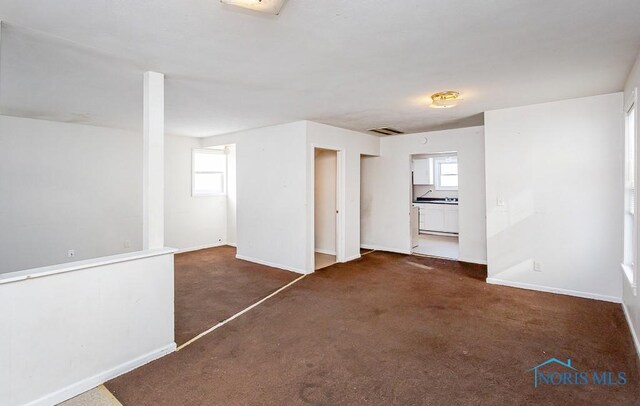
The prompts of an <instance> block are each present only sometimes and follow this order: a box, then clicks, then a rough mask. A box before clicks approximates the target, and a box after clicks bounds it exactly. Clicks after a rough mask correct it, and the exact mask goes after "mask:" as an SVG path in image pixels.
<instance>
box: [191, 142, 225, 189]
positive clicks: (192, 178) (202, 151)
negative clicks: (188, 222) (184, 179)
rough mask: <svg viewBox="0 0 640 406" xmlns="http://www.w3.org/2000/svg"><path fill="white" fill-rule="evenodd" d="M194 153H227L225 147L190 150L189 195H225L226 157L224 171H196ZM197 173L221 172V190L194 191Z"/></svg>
mask: <svg viewBox="0 0 640 406" xmlns="http://www.w3.org/2000/svg"><path fill="white" fill-rule="evenodd" d="M196 154H212V155H227V151H226V148H225V149H224V150H221V149H209V148H193V149H192V150H191V196H193V197H206V196H226V195H227V169H228V168H227V166H228V162H227V157H226V156H225V169H224V172H220V171H196V167H195V163H196ZM197 174H222V192H220V193H202V192H196V175H197Z"/></svg>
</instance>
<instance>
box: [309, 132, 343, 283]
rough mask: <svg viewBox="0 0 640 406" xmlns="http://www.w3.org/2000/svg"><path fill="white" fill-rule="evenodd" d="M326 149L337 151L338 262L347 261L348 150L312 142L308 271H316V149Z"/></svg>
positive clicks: (310, 147) (310, 145) (310, 148)
mask: <svg viewBox="0 0 640 406" xmlns="http://www.w3.org/2000/svg"><path fill="white" fill-rule="evenodd" d="M316 148H319V149H326V150H329V151H335V152H336V159H337V165H336V210H337V213H336V262H346V258H345V252H346V239H345V235H346V221H345V210H346V200H345V195H346V190H345V187H346V159H345V155H346V151H345V150H344V149H341V148H338V147H335V146H331V145H327V144H318V143H310V144H309V150H308V157H309V159H308V162H309V168H308V172H307V173H308V174H309V176H308V178H307V180H308V189H307V192H308V193H307V195H308V207H309V210H308V212H307V221H308V224H309V227H308V228H307V229H308V235H307V271H308V272H314V271H315V231H316V224H315V210H316V208H315V186H316V180H315V175H316V168H315V150H316Z"/></svg>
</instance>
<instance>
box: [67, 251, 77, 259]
mask: <svg viewBox="0 0 640 406" xmlns="http://www.w3.org/2000/svg"><path fill="white" fill-rule="evenodd" d="M75 256H76V251H75V250H69V251H67V257H68V258H73V257H75Z"/></svg>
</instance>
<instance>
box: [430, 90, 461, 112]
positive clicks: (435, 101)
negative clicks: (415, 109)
mask: <svg viewBox="0 0 640 406" xmlns="http://www.w3.org/2000/svg"><path fill="white" fill-rule="evenodd" d="M458 96H460V93H458V92H454V91H453V90H447V91H446V92H438V93H435V94H432V95H431V100H432V101H431V104H430V105H429V107H431V108H434V109H450V108H451V107H455V106H457V105H458V101H460V100H461V99H458Z"/></svg>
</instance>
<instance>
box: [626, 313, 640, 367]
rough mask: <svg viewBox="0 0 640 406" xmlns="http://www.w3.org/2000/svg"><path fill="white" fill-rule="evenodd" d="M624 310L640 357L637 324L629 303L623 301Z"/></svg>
mask: <svg viewBox="0 0 640 406" xmlns="http://www.w3.org/2000/svg"><path fill="white" fill-rule="evenodd" d="M622 311H623V312H624V317H625V318H626V319H627V324H628V325H629V330H631V337H632V338H633V345H634V347H636V354H637V355H638V358H640V340H638V334H637V333H636V329H635V326H634V325H633V321H631V315H630V314H629V309H628V308H627V305H626V304H625V303H624V302H622Z"/></svg>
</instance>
